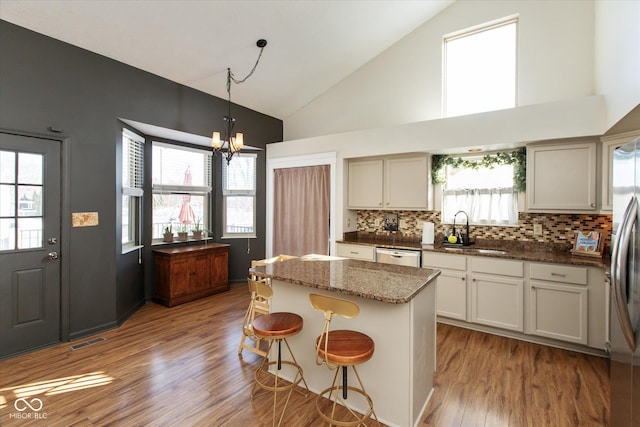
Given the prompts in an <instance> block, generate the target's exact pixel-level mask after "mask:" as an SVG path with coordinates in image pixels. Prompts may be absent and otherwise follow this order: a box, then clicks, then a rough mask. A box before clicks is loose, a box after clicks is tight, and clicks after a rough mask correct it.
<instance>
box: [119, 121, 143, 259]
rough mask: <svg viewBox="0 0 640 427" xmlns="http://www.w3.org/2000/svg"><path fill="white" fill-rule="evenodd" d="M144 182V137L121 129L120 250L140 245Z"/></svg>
mask: <svg viewBox="0 0 640 427" xmlns="http://www.w3.org/2000/svg"><path fill="white" fill-rule="evenodd" d="M143 183H144V138H143V137H141V136H140V135H137V134H135V133H133V132H131V131H129V130H127V129H123V130H122V252H123V253H124V252H127V251H130V250H132V249H135V248H137V247H139V246H140V244H141V242H142V238H141V230H142V227H141V224H140V221H141V212H142V196H143V194H144V192H143Z"/></svg>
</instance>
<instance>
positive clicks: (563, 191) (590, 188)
mask: <svg viewBox="0 0 640 427" xmlns="http://www.w3.org/2000/svg"><path fill="white" fill-rule="evenodd" d="M596 156H597V141H595V140H585V141H582V142H570V143H557V144H544V145H530V146H527V208H528V210H529V211H531V212H595V211H596V208H597V202H596V185H597V184H596Z"/></svg>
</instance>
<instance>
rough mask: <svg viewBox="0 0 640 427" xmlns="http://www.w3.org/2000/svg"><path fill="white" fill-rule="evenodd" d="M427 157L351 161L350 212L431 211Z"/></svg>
mask: <svg viewBox="0 0 640 427" xmlns="http://www.w3.org/2000/svg"><path fill="white" fill-rule="evenodd" d="M428 175H429V174H428V162H427V156H426V155H420V156H412V157H393V158H385V159H375V160H352V161H350V162H349V209H411V210H421V209H427V208H428V199H427V196H428V194H427V185H428Z"/></svg>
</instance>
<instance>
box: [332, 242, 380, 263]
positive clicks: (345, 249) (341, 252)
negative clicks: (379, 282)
mask: <svg viewBox="0 0 640 427" xmlns="http://www.w3.org/2000/svg"><path fill="white" fill-rule="evenodd" d="M337 246H338V256H341V257H345V258H351V259H361V260H363V261H375V260H376V248H375V247H374V246H364V245H349V244H343V243H339V244H338V245H337Z"/></svg>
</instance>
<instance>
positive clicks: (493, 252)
mask: <svg viewBox="0 0 640 427" xmlns="http://www.w3.org/2000/svg"><path fill="white" fill-rule="evenodd" d="M444 250H445V251H451V252H463V253H471V254H473V253H475V254H484V255H506V254H507V253H508V252H507V251H501V250H498V249H480V248H469V247H445V248H444Z"/></svg>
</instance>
